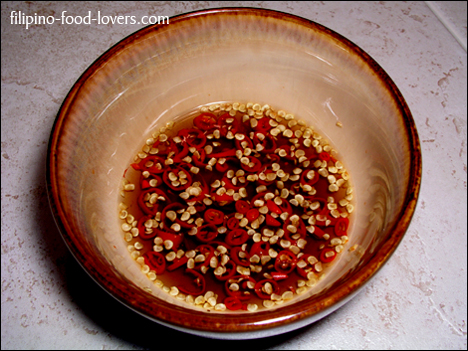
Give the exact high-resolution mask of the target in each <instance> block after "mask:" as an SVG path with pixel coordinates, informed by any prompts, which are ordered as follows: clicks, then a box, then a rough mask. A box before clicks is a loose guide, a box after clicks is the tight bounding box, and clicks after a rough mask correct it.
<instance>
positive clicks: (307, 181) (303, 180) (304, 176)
mask: <svg viewBox="0 0 468 351" xmlns="http://www.w3.org/2000/svg"><path fill="white" fill-rule="evenodd" d="M309 172H314V173H313V177H312V178H311V179H309V178H308V177H309ZM319 179H320V174H319V173H318V172H317V170H314V169H305V170H304V171H303V172H302V174H301V184H303V185H306V184H308V185H311V186H312V185H314V184H315V183H317V182H318V181H319Z"/></svg>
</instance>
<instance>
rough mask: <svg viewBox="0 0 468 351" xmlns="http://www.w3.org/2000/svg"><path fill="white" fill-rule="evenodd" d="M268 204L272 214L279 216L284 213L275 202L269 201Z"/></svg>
mask: <svg viewBox="0 0 468 351" xmlns="http://www.w3.org/2000/svg"><path fill="white" fill-rule="evenodd" d="M266 204H267V207H268V209H269V210H270V212H273V213H277V214H279V215H280V214H282V213H283V211H282V210H281V208H279V207H278V205H277V204H275V202H274V201H271V200H267V202H266Z"/></svg>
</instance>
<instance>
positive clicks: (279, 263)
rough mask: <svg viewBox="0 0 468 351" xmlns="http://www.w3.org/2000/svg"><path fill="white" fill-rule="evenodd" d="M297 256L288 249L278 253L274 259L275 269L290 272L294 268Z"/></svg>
mask: <svg viewBox="0 0 468 351" xmlns="http://www.w3.org/2000/svg"><path fill="white" fill-rule="evenodd" d="M296 264H297V257H296V255H294V254H293V253H292V252H291V251H289V250H283V251H281V252H279V253H278V256H277V257H276V260H275V269H276V270H277V271H278V272H281V273H286V274H288V273H291V272H292V271H293V270H294V268H296Z"/></svg>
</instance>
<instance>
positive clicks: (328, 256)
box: [320, 248, 336, 263]
mask: <svg viewBox="0 0 468 351" xmlns="http://www.w3.org/2000/svg"><path fill="white" fill-rule="evenodd" d="M335 257H336V252H335V250H333V249H330V248H325V249H323V250H322V252H321V253H320V261H322V262H323V263H329V262H331V261H333V260H334V259H335Z"/></svg>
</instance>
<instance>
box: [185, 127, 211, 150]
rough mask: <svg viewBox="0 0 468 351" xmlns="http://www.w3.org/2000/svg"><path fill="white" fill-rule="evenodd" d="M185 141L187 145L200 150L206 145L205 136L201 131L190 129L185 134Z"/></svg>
mask: <svg viewBox="0 0 468 351" xmlns="http://www.w3.org/2000/svg"><path fill="white" fill-rule="evenodd" d="M186 141H187V144H188V145H190V146H192V147H195V148H197V149H200V148H202V147H203V146H205V144H206V135H205V133H203V132H202V131H201V130H198V129H195V128H192V129H189V130H188V132H187V136H186Z"/></svg>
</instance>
